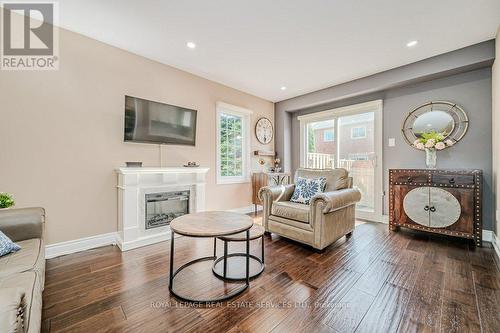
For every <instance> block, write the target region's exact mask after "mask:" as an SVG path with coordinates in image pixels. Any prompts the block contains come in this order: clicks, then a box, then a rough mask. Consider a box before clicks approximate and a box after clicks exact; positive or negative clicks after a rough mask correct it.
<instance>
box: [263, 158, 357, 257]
mask: <svg viewBox="0 0 500 333" xmlns="http://www.w3.org/2000/svg"><path fill="white" fill-rule="evenodd" d="M298 177H303V178H319V177H325V178H326V188H325V191H324V192H323V193H321V194H317V195H315V196H314V197H312V199H311V201H310V204H309V205H306V204H300V203H295V202H291V201H290V198H291V197H292V194H293V192H294V189H295V185H294V184H290V185H279V186H266V187H263V188H261V189H260V191H259V199H260V200H261V201H262V203H263V205H264V216H263V224H264V228H265V230H266V231H267V232H271V233H275V234H278V235H280V236H283V237H286V238H289V239H293V240H295V241H298V242H301V243H304V244H307V245H310V246H312V247H313V248H315V249H317V250H322V249H324V248H325V247H327V246H328V245H330V244H332V243H334V242H335V241H336V240H338V239H339V238H341V237H343V236H350V235H351V234H352V232H353V230H354V223H355V213H354V211H355V206H356V203H357V202H358V201H359V200H360V199H361V193H360V192H359V190H358V189H353V188H352V178H351V177H349V175H348V172H347V170H345V169H326V170H323V169H304V168H302V169H298V170H297V171H296V173H295V178H294V179H295V181H297V179H298Z"/></svg>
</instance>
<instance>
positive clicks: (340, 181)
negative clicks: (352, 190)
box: [295, 168, 349, 192]
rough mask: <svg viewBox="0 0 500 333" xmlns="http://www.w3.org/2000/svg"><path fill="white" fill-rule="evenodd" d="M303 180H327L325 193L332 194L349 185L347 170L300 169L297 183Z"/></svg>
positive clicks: (296, 177)
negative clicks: (320, 178)
mask: <svg viewBox="0 0 500 333" xmlns="http://www.w3.org/2000/svg"><path fill="white" fill-rule="evenodd" d="M299 177H302V178H319V177H324V178H326V188H325V192H331V191H336V190H341V189H344V188H347V187H348V185H349V173H348V172H347V170H346V169H342V168H338V169H307V168H299V169H297V171H296V172H295V183H297V179H299Z"/></svg>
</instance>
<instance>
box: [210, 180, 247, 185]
mask: <svg viewBox="0 0 500 333" xmlns="http://www.w3.org/2000/svg"><path fill="white" fill-rule="evenodd" d="M246 183H250V178H232V179H224V178H218V179H217V185H230V184H246Z"/></svg>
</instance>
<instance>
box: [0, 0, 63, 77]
mask: <svg viewBox="0 0 500 333" xmlns="http://www.w3.org/2000/svg"><path fill="white" fill-rule="evenodd" d="M1 5H2V7H3V8H2V24H1V27H2V31H1V38H2V40H1V43H0V44H1V62H0V68H1V69H2V70H55V69H58V68H59V61H58V34H57V30H58V29H57V28H54V25H55V24H57V23H58V22H56V21H55V19H56V18H57V15H56V14H57V12H56V9H57V4H56V3H52V2H43V3H42V2H16V3H12V2H3V3H1Z"/></svg>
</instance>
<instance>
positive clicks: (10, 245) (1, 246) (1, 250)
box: [0, 231, 21, 257]
mask: <svg viewBox="0 0 500 333" xmlns="http://www.w3.org/2000/svg"><path fill="white" fill-rule="evenodd" d="M20 249H21V247H20V246H19V245H17V244H16V243H14V242H13V241H12V240H11V239H10V238H9V237H7V236H6V235H5V234H4V233H3V232H2V231H0V257H3V256H5V255H7V254H9V253H11V252H16V251H19V250H20Z"/></svg>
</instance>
